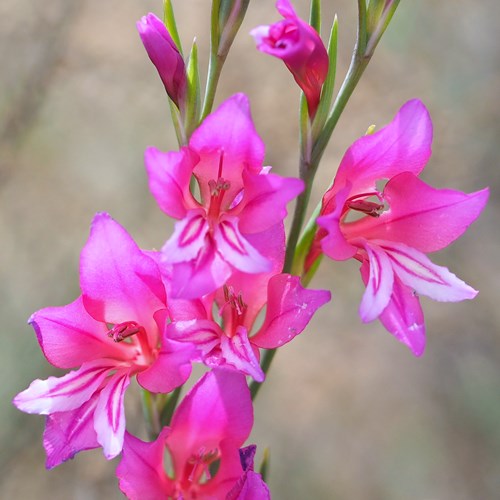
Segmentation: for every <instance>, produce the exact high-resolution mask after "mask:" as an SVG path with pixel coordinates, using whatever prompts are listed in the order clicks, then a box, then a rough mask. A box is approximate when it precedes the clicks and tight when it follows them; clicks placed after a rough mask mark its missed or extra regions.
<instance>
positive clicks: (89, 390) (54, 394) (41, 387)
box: [13, 360, 114, 415]
mask: <svg viewBox="0 0 500 500" xmlns="http://www.w3.org/2000/svg"><path fill="white" fill-rule="evenodd" d="M112 369H114V365H112V364H111V365H110V364H109V363H103V361H102V360H98V361H92V362H90V363H84V364H83V365H82V366H81V367H80V369H79V370H76V371H72V372H69V373H68V374H66V375H64V376H63V377H49V378H48V379H46V380H40V379H38V380H34V381H33V382H32V383H31V385H30V386H29V387H28V388H27V389H26V390H25V391H23V392H21V393H19V394H18V395H17V396H16V397H15V398H14V401H13V403H14V405H15V406H16V407H17V408H18V409H19V410H21V411H24V412H26V413H38V414H40V415H50V414H51V413H55V412H60V411H69V410H74V409H75V408H78V407H80V406H81V405H82V404H83V403H85V402H86V401H88V400H89V399H90V397H91V396H92V394H94V392H95V391H96V390H97V389H98V388H99V386H100V385H101V383H102V382H103V380H104V379H105V378H106V377H107V376H108V373H109V372H110V370H112Z"/></svg>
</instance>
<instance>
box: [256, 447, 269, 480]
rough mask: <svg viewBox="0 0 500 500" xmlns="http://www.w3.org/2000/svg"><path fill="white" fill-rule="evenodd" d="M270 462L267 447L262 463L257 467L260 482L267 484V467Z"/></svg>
mask: <svg viewBox="0 0 500 500" xmlns="http://www.w3.org/2000/svg"><path fill="white" fill-rule="evenodd" d="M270 461H271V450H270V449H269V447H268V446H266V447H265V448H264V456H263V457H262V462H261V463H260V467H259V474H260V475H261V476H262V480H263V481H264V482H267V479H268V477H269V465H270Z"/></svg>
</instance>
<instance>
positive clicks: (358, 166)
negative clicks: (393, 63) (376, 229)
mask: <svg viewBox="0 0 500 500" xmlns="http://www.w3.org/2000/svg"><path fill="white" fill-rule="evenodd" d="M431 143H432V122H431V118H430V116H429V112H428V111H427V109H426V108H425V106H424V104H423V103H422V102H421V101H419V100H417V99H414V100H411V101H408V102H407V103H406V104H404V105H403V106H402V107H401V109H400V110H399V111H398V113H397V114H396V116H395V117H394V119H393V120H392V122H391V123H389V124H388V125H387V126H385V127H383V128H382V129H380V130H379V131H378V132H375V133H374V134H370V135H365V136H363V137H361V138H360V139H358V140H357V141H356V142H355V143H354V144H353V145H352V146H351V147H350V148H349V149H348V150H347V152H346V154H345V155H344V158H343V159H342V162H341V163H340V167H339V170H338V172H337V175H336V177H335V183H334V187H333V190H334V191H337V190H338V189H340V188H342V187H343V186H344V185H345V184H346V182H351V183H352V185H353V189H352V190H353V193H360V192H364V191H366V190H371V189H373V188H374V187H375V181H377V180H379V179H390V178H391V177H394V176H395V175H397V174H399V173H401V172H412V173H413V174H415V175H418V174H419V173H420V172H421V171H422V169H423V168H424V167H425V165H426V163H427V161H428V160H429V157H430V155H431Z"/></svg>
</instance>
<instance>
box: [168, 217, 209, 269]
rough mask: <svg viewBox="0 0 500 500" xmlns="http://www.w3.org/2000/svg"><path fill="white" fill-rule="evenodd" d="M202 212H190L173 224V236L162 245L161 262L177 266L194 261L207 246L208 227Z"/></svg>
mask: <svg viewBox="0 0 500 500" xmlns="http://www.w3.org/2000/svg"><path fill="white" fill-rule="evenodd" d="M204 214H205V213H204V211H203V210H201V209H199V210H191V211H190V212H188V214H187V216H186V217H185V218H184V219H182V220H181V221H179V222H177V223H176V224H175V230H174V234H173V235H172V236H171V237H170V238H169V240H168V241H167V242H166V243H165V245H163V248H162V249H161V251H162V262H164V263H166V264H177V263H178V262H188V261H190V260H193V259H196V258H197V257H198V255H199V254H200V252H201V251H202V250H203V248H204V246H205V245H206V244H207V242H206V236H207V233H208V231H209V229H210V228H209V225H208V222H207V220H206V218H205V215H204Z"/></svg>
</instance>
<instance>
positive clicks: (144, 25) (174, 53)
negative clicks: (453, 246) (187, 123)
mask: <svg viewBox="0 0 500 500" xmlns="http://www.w3.org/2000/svg"><path fill="white" fill-rule="evenodd" d="M137 31H139V36H140V37H141V40H142V43H143V44H144V48H145V49H146V52H147V53H148V56H149V58H150V59H151V62H152V63H153V64H154V65H155V67H156V69H157V70H158V74H159V75H160V78H161V81H162V82H163V85H164V86H165V90H166V91H167V94H168V95H169V97H170V99H172V101H173V102H174V103H175V105H176V106H177V107H178V108H179V109H180V110H183V109H184V105H185V98H186V89H187V78H186V68H185V64H184V59H183V58H182V55H181V54H180V52H179V49H178V48H177V46H176V45H175V43H174V41H173V40H172V37H171V36H170V33H169V32H168V30H167V28H166V27H165V25H164V24H163V22H162V21H161V20H160V19H158V18H157V17H156V16H155V15H154V14H152V13H151V12H150V13H149V14H148V15H147V16H144V17H142V18H141V20H140V21H137Z"/></svg>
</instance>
